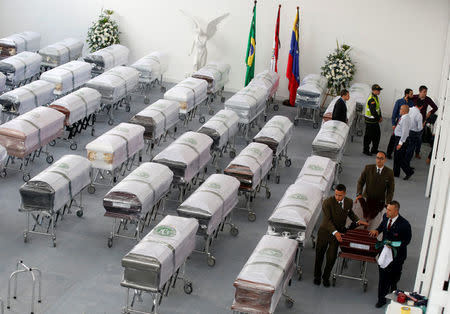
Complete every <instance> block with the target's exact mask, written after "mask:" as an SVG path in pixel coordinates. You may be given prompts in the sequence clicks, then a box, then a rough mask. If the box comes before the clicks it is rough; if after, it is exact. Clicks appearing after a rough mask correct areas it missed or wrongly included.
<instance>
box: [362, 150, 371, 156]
mask: <svg viewBox="0 0 450 314" xmlns="http://www.w3.org/2000/svg"><path fill="white" fill-rule="evenodd" d="M363 154H364V155H367V156H372V153H371V152H366V151H363Z"/></svg>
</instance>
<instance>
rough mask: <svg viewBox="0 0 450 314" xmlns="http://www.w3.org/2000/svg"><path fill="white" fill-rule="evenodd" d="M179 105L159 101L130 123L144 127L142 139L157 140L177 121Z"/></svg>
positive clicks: (138, 114)
mask: <svg viewBox="0 0 450 314" xmlns="http://www.w3.org/2000/svg"><path fill="white" fill-rule="evenodd" d="M179 112H180V105H179V103H178V102H176V101H172V100H166V99H159V100H157V101H155V102H154V103H153V104H151V105H150V106H148V107H147V108H145V109H144V110H142V111H140V112H138V113H137V114H136V115H135V116H134V117H133V118H131V120H130V123H136V124H139V125H142V126H143V127H145V128H146V129H145V133H144V137H145V138H147V139H157V138H159V137H160V136H161V135H163V134H164V133H165V132H166V131H167V130H169V129H171V128H172V127H174V126H175V125H176V124H177V123H178V121H179Z"/></svg>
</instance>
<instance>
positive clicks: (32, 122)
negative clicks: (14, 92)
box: [0, 107, 64, 158]
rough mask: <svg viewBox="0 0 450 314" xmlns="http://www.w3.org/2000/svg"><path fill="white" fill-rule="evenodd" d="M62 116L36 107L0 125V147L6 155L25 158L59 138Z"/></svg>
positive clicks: (54, 111)
mask: <svg viewBox="0 0 450 314" xmlns="http://www.w3.org/2000/svg"><path fill="white" fill-rule="evenodd" d="M63 127H64V115H63V114H62V113H60V112H58V111H56V110H53V109H50V108H47V107H37V108H35V109H33V110H31V111H28V112H26V113H24V114H22V115H20V116H18V117H16V118H14V119H12V120H10V121H8V122H6V123H4V124H2V125H0V145H3V146H4V147H5V148H6V150H7V151H8V155H10V156H15V157H19V158H22V157H25V156H26V155H28V154H30V153H31V152H33V151H34V150H36V149H38V148H40V147H42V146H44V145H46V144H48V143H49V142H51V141H52V140H54V139H56V138H57V137H59V136H61V135H62V133H63Z"/></svg>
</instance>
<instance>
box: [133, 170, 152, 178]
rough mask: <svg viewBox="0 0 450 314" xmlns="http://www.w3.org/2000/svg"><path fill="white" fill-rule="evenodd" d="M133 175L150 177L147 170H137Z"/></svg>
mask: <svg viewBox="0 0 450 314" xmlns="http://www.w3.org/2000/svg"><path fill="white" fill-rule="evenodd" d="M134 175H135V176H136V177H139V178H143V179H147V178H148V177H150V174H149V173H148V172H145V171H138V172H136V173H135V174H134Z"/></svg>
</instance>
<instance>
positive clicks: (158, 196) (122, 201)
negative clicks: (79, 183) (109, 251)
mask: <svg viewBox="0 0 450 314" xmlns="http://www.w3.org/2000/svg"><path fill="white" fill-rule="evenodd" d="M172 179H173V173H172V171H171V170H170V169H169V168H168V167H167V166H164V165H161V164H158V163H154V162H146V163H143V164H141V165H140V166H139V167H138V168H136V169H135V170H134V171H133V172H131V173H130V174H129V175H128V176H126V177H125V178H124V179H123V180H122V181H120V182H119V183H118V184H117V185H116V186H114V187H113V188H112V189H111V190H110V191H109V192H108V193H107V194H106V195H105V197H104V198H103V207H104V208H105V210H106V212H105V217H111V218H114V222H113V227H112V232H111V235H110V236H109V238H108V247H112V245H113V240H114V238H115V237H121V238H126V239H133V240H137V241H140V240H141V233H142V231H143V229H144V227H145V226H146V225H150V223H151V222H152V220H154V219H155V218H156V215H157V214H158V210H160V209H161V210H164V201H165V198H166V197H167V193H168V192H169V191H170V186H171V184H172ZM117 221H119V223H117ZM130 224H134V225H135V226H136V228H133V229H134V233H133V235H132V236H129V235H126V233H125V230H126V229H127V228H128V225H130Z"/></svg>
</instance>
